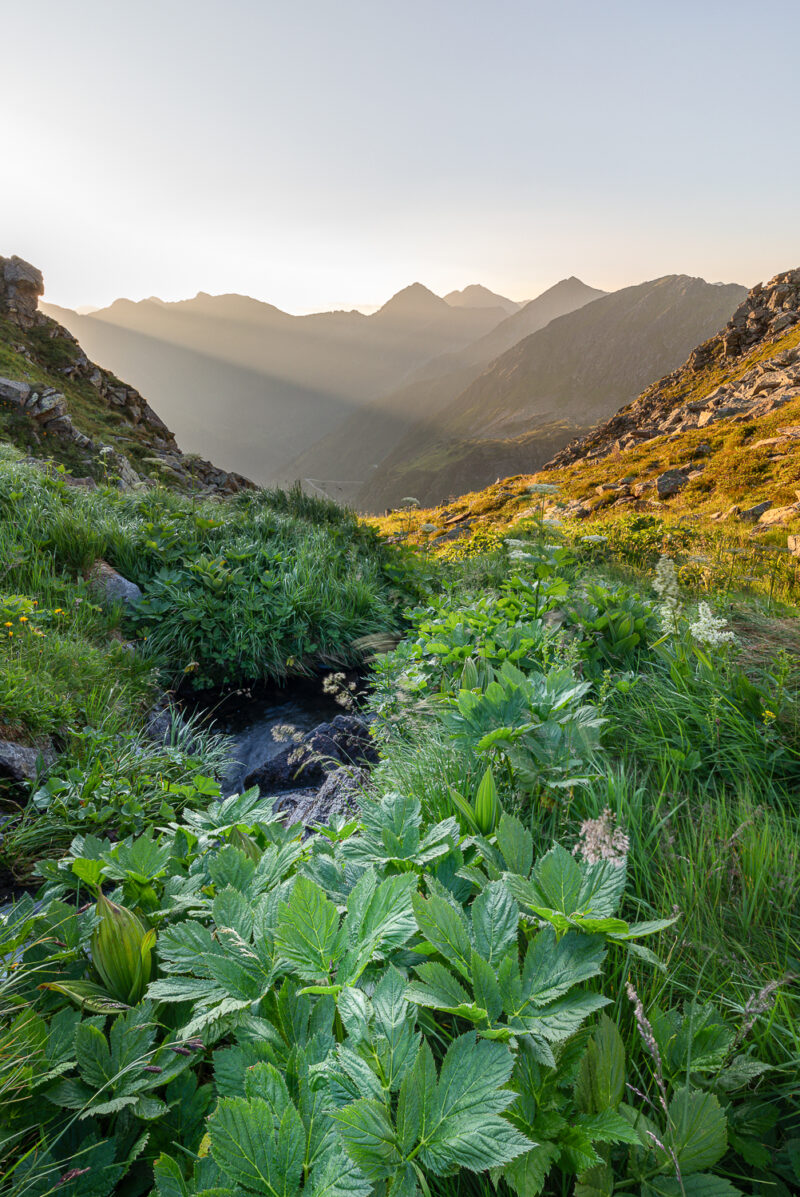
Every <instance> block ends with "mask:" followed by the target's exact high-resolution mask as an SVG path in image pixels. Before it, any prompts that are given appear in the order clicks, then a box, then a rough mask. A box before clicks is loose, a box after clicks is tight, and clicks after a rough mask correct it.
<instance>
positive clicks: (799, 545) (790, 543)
mask: <svg viewBox="0 0 800 1197" xmlns="http://www.w3.org/2000/svg"><path fill="white" fill-rule="evenodd" d="M786 547H787V548H788V550H789V552H790V553H791V554H792V556H794V557H800V536H789V537H787V539H786Z"/></svg>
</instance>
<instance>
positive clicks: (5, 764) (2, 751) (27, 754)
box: [0, 740, 55, 784]
mask: <svg viewBox="0 0 800 1197" xmlns="http://www.w3.org/2000/svg"><path fill="white" fill-rule="evenodd" d="M54 760H55V752H54V750H53V745H52V743H51V742H50V741H48V742H47V743H46V744H45V745H44V747H42V748H29V747H27V746H26V745H25V744H17V743H15V742H14V741H13V740H0V779H5V780H8V781H13V782H16V783H17V784H19V783H20V782H23V781H32V780H33V779H34V778H35V777H36V776H37V774H38V773H39V771H40V766H42V767H45V768H46V767H47V766H48V765H52V763H53V761H54Z"/></svg>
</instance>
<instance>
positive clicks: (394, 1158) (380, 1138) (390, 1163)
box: [332, 1098, 403, 1181]
mask: <svg viewBox="0 0 800 1197" xmlns="http://www.w3.org/2000/svg"><path fill="white" fill-rule="evenodd" d="M332 1117H333V1118H334V1119H335V1121H336V1124H337V1127H338V1130H339V1135H340V1136H341V1139H342V1142H343V1143H344V1146H345V1150H346V1151H347V1154H348V1155H349V1156H350V1158H351V1159H352V1160H353V1161H354V1163H356V1164H357V1165H358V1166H359V1168H361V1170H362V1171H363V1172H364V1173H365V1175H366V1176H368V1177H369V1178H370V1179H371V1180H374V1181H377V1180H385V1179H387V1178H389V1177H390V1176H392V1175H393V1174H394V1172H395V1170H396V1169H397V1168H398V1167H399V1166H400V1165H401V1164H402V1163H403V1157H402V1155H401V1153H400V1150H399V1147H398V1144H397V1140H396V1136H395V1132H394V1128H393V1127H392V1124H391V1122H390V1121H389V1116H388V1114H387V1112H386V1108H385V1107H384V1106H383V1104H382V1103H381V1102H378V1101H373V1100H370V1099H368V1098H361V1099H360V1100H359V1101H355V1102H353V1103H352V1104H351V1105H348V1106H345V1107H344V1108H343V1109H340V1110H334V1111H332Z"/></svg>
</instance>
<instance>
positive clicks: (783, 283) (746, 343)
mask: <svg viewBox="0 0 800 1197" xmlns="http://www.w3.org/2000/svg"><path fill="white" fill-rule="evenodd" d="M798 324H800V269H797V270H789V271H786V272H785V273H784V274H778V275H776V276H775V278H773V279H771V280H770V281H769V282H768V283H765V284H761V283H759V284H758V286H756V287H754V288H753V289H752V291H750V292H749V293H748V295H747V298H746V299H745V300H744V302H743V303H741V304H740V305H739V307H738V308H737V309H736V311H735V312H734V314H733V317H732V318H731V320H729V322H728V324H727V325H726V326H725V328H724V329H723V330H722V332H720V333H717V335H716V336H714V337H711V338H710V339H709V340H708V341H705V342H704V343H703V344H702V345H699V346H698V348H697V349H695V350H694V351H693V352H692V354H691V355H690V356H689V359H688V361H687V362H686V363H685V365H683V366H682V367H681V368H680V369H679V370H675V371H673V373H672V374H667V375H666V376H665V377H664V378H662V379H660V381H659V382H657V383H654V384H653V386H651V387H648V388H647V390H646V391H644V392H643V393H642V394H641V395H640V396H639V398H638V399H636V400H634V402H633V403H631V404H629V405H628V406H627V407H624V408H623V409H622V410H621V411H620V412H618V413H617V415H615V416H612V418H611V419H610V420H607V421H605V423H603V424H600V425H598V427H597V428H595V429H593V431H592V432H590V433H589V434H588V435H587V436H584V437H581V438H580V439H578V440H575V441H572V442H571V443H570V444H569V445H567V447H566V448H565V449H562V450H561V452H560V453H557V454H556V456H555V457H553V458H552V459H551V460H550V461H549V462H548V463H547V465H546V466H545V467H544V468H545V469H546V470H550V469H562V468H563V467H564V466H569V465H573V464H575V463H576V462H579V461H597V460H599V459H601V458H603V457H607V456H608V455H609V454H611V453H617V452H620V451H623V450H625V449H630V448H634V447H636V446H637V445H641V444H643V443H645V442H646V441H649V440H652V439H654V438H655V437H659V436H672V435H676V436H677V435H678V434H680V433H682V432H686V431H687V430H689V429H692V428H706V427H708V426H709V425H711V424H714V423H715V422H716V421H717V420H723V419H725V420H731V421H733V422H734V423H736V422H741V423H744V422H748V421H751V420H756V419H758V418H759V417H761V416H766V415H770V414H771V413H772V412H774V411H777V410H779V409H780V408H781V407H783V406H784V405H785V404H787V403H789V402H790V401H791V400H792V399H797V398H798V396H800V346H796V345H795V346H792V347H790V348H787V349H785V350H784V351H780V350H779V349H778V347H777V345H776V350H775V354H774V355H769V354H767V355H765V356H764V359H763V360H761V361H757V362H754V363H753V365H752V366H751V367H750V368H749V369H745V370H744V372H743V373H741V374H738V376H737V370H738V369H740V368H741V366H740V363H742V364H745V365H746V358H747V356H748V354H750V353H752V351H753V350H754V349H756V348H759V349H760V348H761V347H762V346H763V347H765V348H769V345H770V344H771V343H776V342H777V341H778V340H779V339H781V338H782V337H783V336H784V335H785V334H786V333H787V332H788V331H790V330H791V329H793V328H794V327H795V326H796V325H798ZM715 374H716V375H717V376H718V375H720V374H721V375H723V376H725V375H727V376H728V381H725V382H723V383H722V384H721V385H718V386H716V387H714V386H713V385H712V387H711V389H710V390H709V391H708V393H707V394H703V393H702V392H703V389H704V383H707V380H708V379H709V378H712V379H713V377H714V375H715ZM698 392H700V394H699V395H698ZM797 431H798V436H800V429H798V430H797ZM783 433H784V436H785V439H784V440H781V441H777V440H776V442H775V443H776V445H777V444H779V443H780V444H784V443H788V441H789V440H790V439H794V438H793V436H792V434H791V432H790V430H789V429H785V430H783Z"/></svg>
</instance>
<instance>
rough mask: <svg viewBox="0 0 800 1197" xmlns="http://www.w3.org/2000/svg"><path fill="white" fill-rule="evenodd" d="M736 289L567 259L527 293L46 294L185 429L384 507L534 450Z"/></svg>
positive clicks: (200, 439) (534, 464)
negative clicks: (631, 280) (591, 274)
mask: <svg viewBox="0 0 800 1197" xmlns="http://www.w3.org/2000/svg"><path fill="white" fill-rule="evenodd" d="M744 294H745V290H744V288H742V287H739V286H737V285H735V284H725V285H722V284H709V283H707V282H705V281H704V280H702V279H696V278H690V277H688V276H686V275H669V276H666V277H664V278H660V279H656V280H653V281H649V282H646V283H641V284H639V285H638V286H634V287H626V288H623V289H622V290H620V291H616V292H613V293H611V294H606V293H605V292H603V291H601V290H599V289H597V288H594V287H590V286H588V285H587V284H585V283H583V282H582V281H581V280H580V279H577V278H575V277H574V276H573V277H571V278H567V279H563V280H561V282H559V283H557V284H556V285H555V286H553V287H550V288H549V289H548V290H546V291H545V292H543V293H542V294H541V295H539V296H537V297H536V298H535V299H533V300H531V301H529V302H527V303H525V304H517V303H515V302H514V301H512V300H509V299H507V298H505V297H504V296H501V295H498V294H496V293H495V292H492V291H490V290H488V289H487V288H485V287H483V286H480V285H478V284H473V285H470V286H468V287H465V288H464V289H463V290H462V291H453V292H450V293H449V294H448V295H447V296H445V297H441V296H438V295H435V294H434V293H433V292H432V291H430V290H429V289H428V288H427V287H425V286H423V285H422V284H421V283H414V284H412V285H411V286H409V287H406V288H404V289H403V290H401V291H399V292H398V293H397V294H396V295H394V296H392V298H391V299H390V300H389V301H388V302H387V303H385V304H384V305H383V306H382V307H381V308H379V309H378V310H377V311H376V312H374V313H373V314H371V315H364V314H362V313H361V312H358V311H335V312H321V313H316V314H312V315H307V316H293V315H290V314H288V313H286V312H283V311H281V310H280V309H279V308H277V307H275V306H273V305H271V304H268V303H263V302H261V301H258V300H255V299H252V298H249V297H247V296H242V295H217V296H212V295H208V294H206V293H204V292H201V293H199V294H198V295H197V296H195V297H194V298H193V299H189V300H182V301H179V302H174V303H167V302H164V301H163V300H160V299H157V298H155V297H153V298H150V299H146V300H142V301H139V302H132V301H130V300H124V299H121V300H117V301H116V302H115V303H113V304H111V305H110V306H109V307H107V308H103V309H100V310H98V311H94V312H91V313H88V314H83V315H81V314H79V313H77V312H73V311H70V310H69V309H64V308H57V307H55V306H53V305H47V304H42V305H41V308H42V311H43V312H45V313H46V314H48V315H50V316H52V317H54V318H55V319H57V320H58V321H59V322H60V323H61V324H63V325H64V326H65V327H66V328H68V329H69V331H70V332H71V333H73V334H74V335H75V336H76V337H78V339H79V341H80V343H81V345H82V347H83V348H84V350H85V351H86V353H87V354H88V355H89V356H90V357H91V358H92V359H93V360H95V361H97V362H99V363H100V365H102V366H103V367H106V368H107V369H110V370H113V371H114V373H115V374H116V375H118V376H121V377H123V378H125V379H126V380H128V381H129V382H130V383H132V384H133V385H134V386H135V387H136V388H137V390H138V391H140V392H141V393H142V394H144V395H146V396H147V398H148V400H150V401H151V402H152V403H153V405H154V406H155V407H156V408H157V410H158V411H159V413H160V414H161V415H162V416H163V418H164V419H165V421H166V422H167V423H168V425H169V426H170V427H171V428H173V429H174V430H175V433H176V435H177V437H178V440H179V442H180V443H181V444H182V445H184V446H185V447H187V448H191V449H192V450H199V451H200V452H201V453H203V454H205V455H207V456H213V458H214V460H216V461H218V462H221V463H222V464H223V465H224V466H225V467H226V468H227V469H235V470H236V471H237V472H240V473H242V474H244V475H246V476H247V477H250V478H252V479H254V480H255V481H256V482H259V483H279V484H284V485H285V484H289V483H292V482H293V481H295V480H297V479H299V480H301V481H302V483H303V485H304V486H305V488H306V489H308V490H311V491H312V492H315V493H323V494H326V495H330V496H331V497H335V498H336V499H337V500H339V501H343V502H346V503H349V504H350V505H352V506H355V507H357V508H358V509H360V510H363V511H380V510H382V509H384V508H387V507H392V506H395V505H396V504H398V503H399V502H401V501H402V500H403V499H404V498H406V497H407V496H414V497H415V498H417V499H418V500H419V501H420V502H422V503H436V502H440V501H441V500H443V499H444V498H446V497H447V496H449V495H453V494H458V493H461V492H463V491H467V490H474V489H475V488H477V487H480V486H484V485H486V484H488V483H489V482H491V481H492V480H493V479H494V478H495V477H497V476H498V475H503V474H509V473H514V472H518V471H520V470H527V471H530V470H535V469H537V468H539V467H540V466H541V465H542V464H544V462H545V461H547V460H548V458H550V457H552V456H553V454H554V453H555V452H557V451H558V450H559V449H561V448H562V447H563V446H564V445H566V444H567V443H568V442H569V441H570V440H572V439H573V438H574V437H575V436H579V435H581V434H583V433H585V432H586V431H587V430H588V429H589V428H591V427H592V426H593V425H594V424H595V423H596V422H597V421H598V420H602V419H606V418H608V417H609V416H611V415H613V414H614V413H615V412H616V411H617V410H618V409H619V408H620V407H622V406H624V405H625V404H626V403H628V402H629V401H630V400H631V399H632V398H633V397H635V395H636V394H638V393H639V391H641V390H642V389H643V388H644V387H645V386H646V385H647V384H648V383H650V382H651V381H652V380H653V379H655V378H658V377H659V376H661V375H662V374H664V373H666V372H668V371H670V370H672V369H674V368H675V367H676V366H678V365H679V364H680V362H681V361H682V360H683V359H684V358H685V357H686V354H687V353H688V352H689V351H690V350H691V348H692V347H693V346H694V345H696V344H697V343H698V342H700V341H703V340H704V339H705V338H707V337H708V336H710V335H711V334H712V333H714V332H715V331H716V330H717V329H718V328H719V327H720V326H721V325H722V324H724V323H725V321H726V320H727V319H728V318H729V317H730V315H731V313H732V312H733V310H734V308H735V307H736V305H737V304H738V303H739V301H740V300H741V299H742V297H743V296H744Z"/></svg>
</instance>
